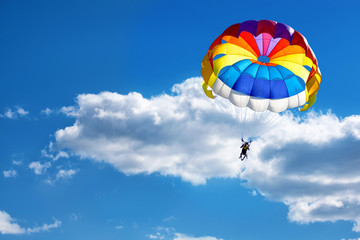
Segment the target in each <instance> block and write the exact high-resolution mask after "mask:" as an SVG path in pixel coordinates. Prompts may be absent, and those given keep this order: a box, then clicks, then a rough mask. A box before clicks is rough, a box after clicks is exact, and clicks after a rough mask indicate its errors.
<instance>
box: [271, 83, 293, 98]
mask: <svg viewBox="0 0 360 240" xmlns="http://www.w3.org/2000/svg"><path fill="white" fill-rule="evenodd" d="M269 82H270V89H271V90H270V91H271V93H270V98H271V99H279V98H287V97H289V93H288V90H287V87H286V84H285V82H284V80H273V81H269Z"/></svg>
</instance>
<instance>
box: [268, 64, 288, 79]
mask: <svg viewBox="0 0 360 240" xmlns="http://www.w3.org/2000/svg"><path fill="white" fill-rule="evenodd" d="M268 68H269V74H270V77H269V79H270V80H284V78H283V77H282V75H281V73H280V72H279V70H278V69H277V68H276V67H273V66H270V67H268Z"/></svg>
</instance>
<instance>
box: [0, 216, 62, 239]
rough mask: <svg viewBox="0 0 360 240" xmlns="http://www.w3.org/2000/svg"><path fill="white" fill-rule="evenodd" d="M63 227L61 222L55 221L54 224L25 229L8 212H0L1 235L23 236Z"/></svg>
mask: <svg viewBox="0 0 360 240" xmlns="http://www.w3.org/2000/svg"><path fill="white" fill-rule="evenodd" d="M60 226H61V221H59V220H56V219H54V223H52V224H43V225H42V226H41V227H34V228H24V227H21V226H19V224H17V223H16V222H15V220H14V219H13V218H12V217H11V216H10V215H9V214H8V213H6V212H4V211H0V233H1V234H23V233H38V232H43V231H49V230H50V229H52V228H58V227H60Z"/></svg>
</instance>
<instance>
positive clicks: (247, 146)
mask: <svg viewBox="0 0 360 240" xmlns="http://www.w3.org/2000/svg"><path fill="white" fill-rule="evenodd" d="M241 140H242V139H241ZM242 141H243V142H244V140H242ZM240 148H242V150H241V154H240V157H239V158H240V159H241V161H244V159H245V158H248V156H247V154H246V152H247V151H248V150H249V151H250V143H249V142H244V143H243V145H241V147H240Z"/></svg>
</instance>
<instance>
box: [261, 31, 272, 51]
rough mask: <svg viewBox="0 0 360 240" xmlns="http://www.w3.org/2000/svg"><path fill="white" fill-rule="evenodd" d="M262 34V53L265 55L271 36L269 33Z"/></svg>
mask: <svg viewBox="0 0 360 240" xmlns="http://www.w3.org/2000/svg"><path fill="white" fill-rule="evenodd" d="M262 35H263V55H265V54H266V52H267V49H268V47H269V43H270V40H271V39H272V37H271V35H270V34H269V33H263V34H262Z"/></svg>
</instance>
